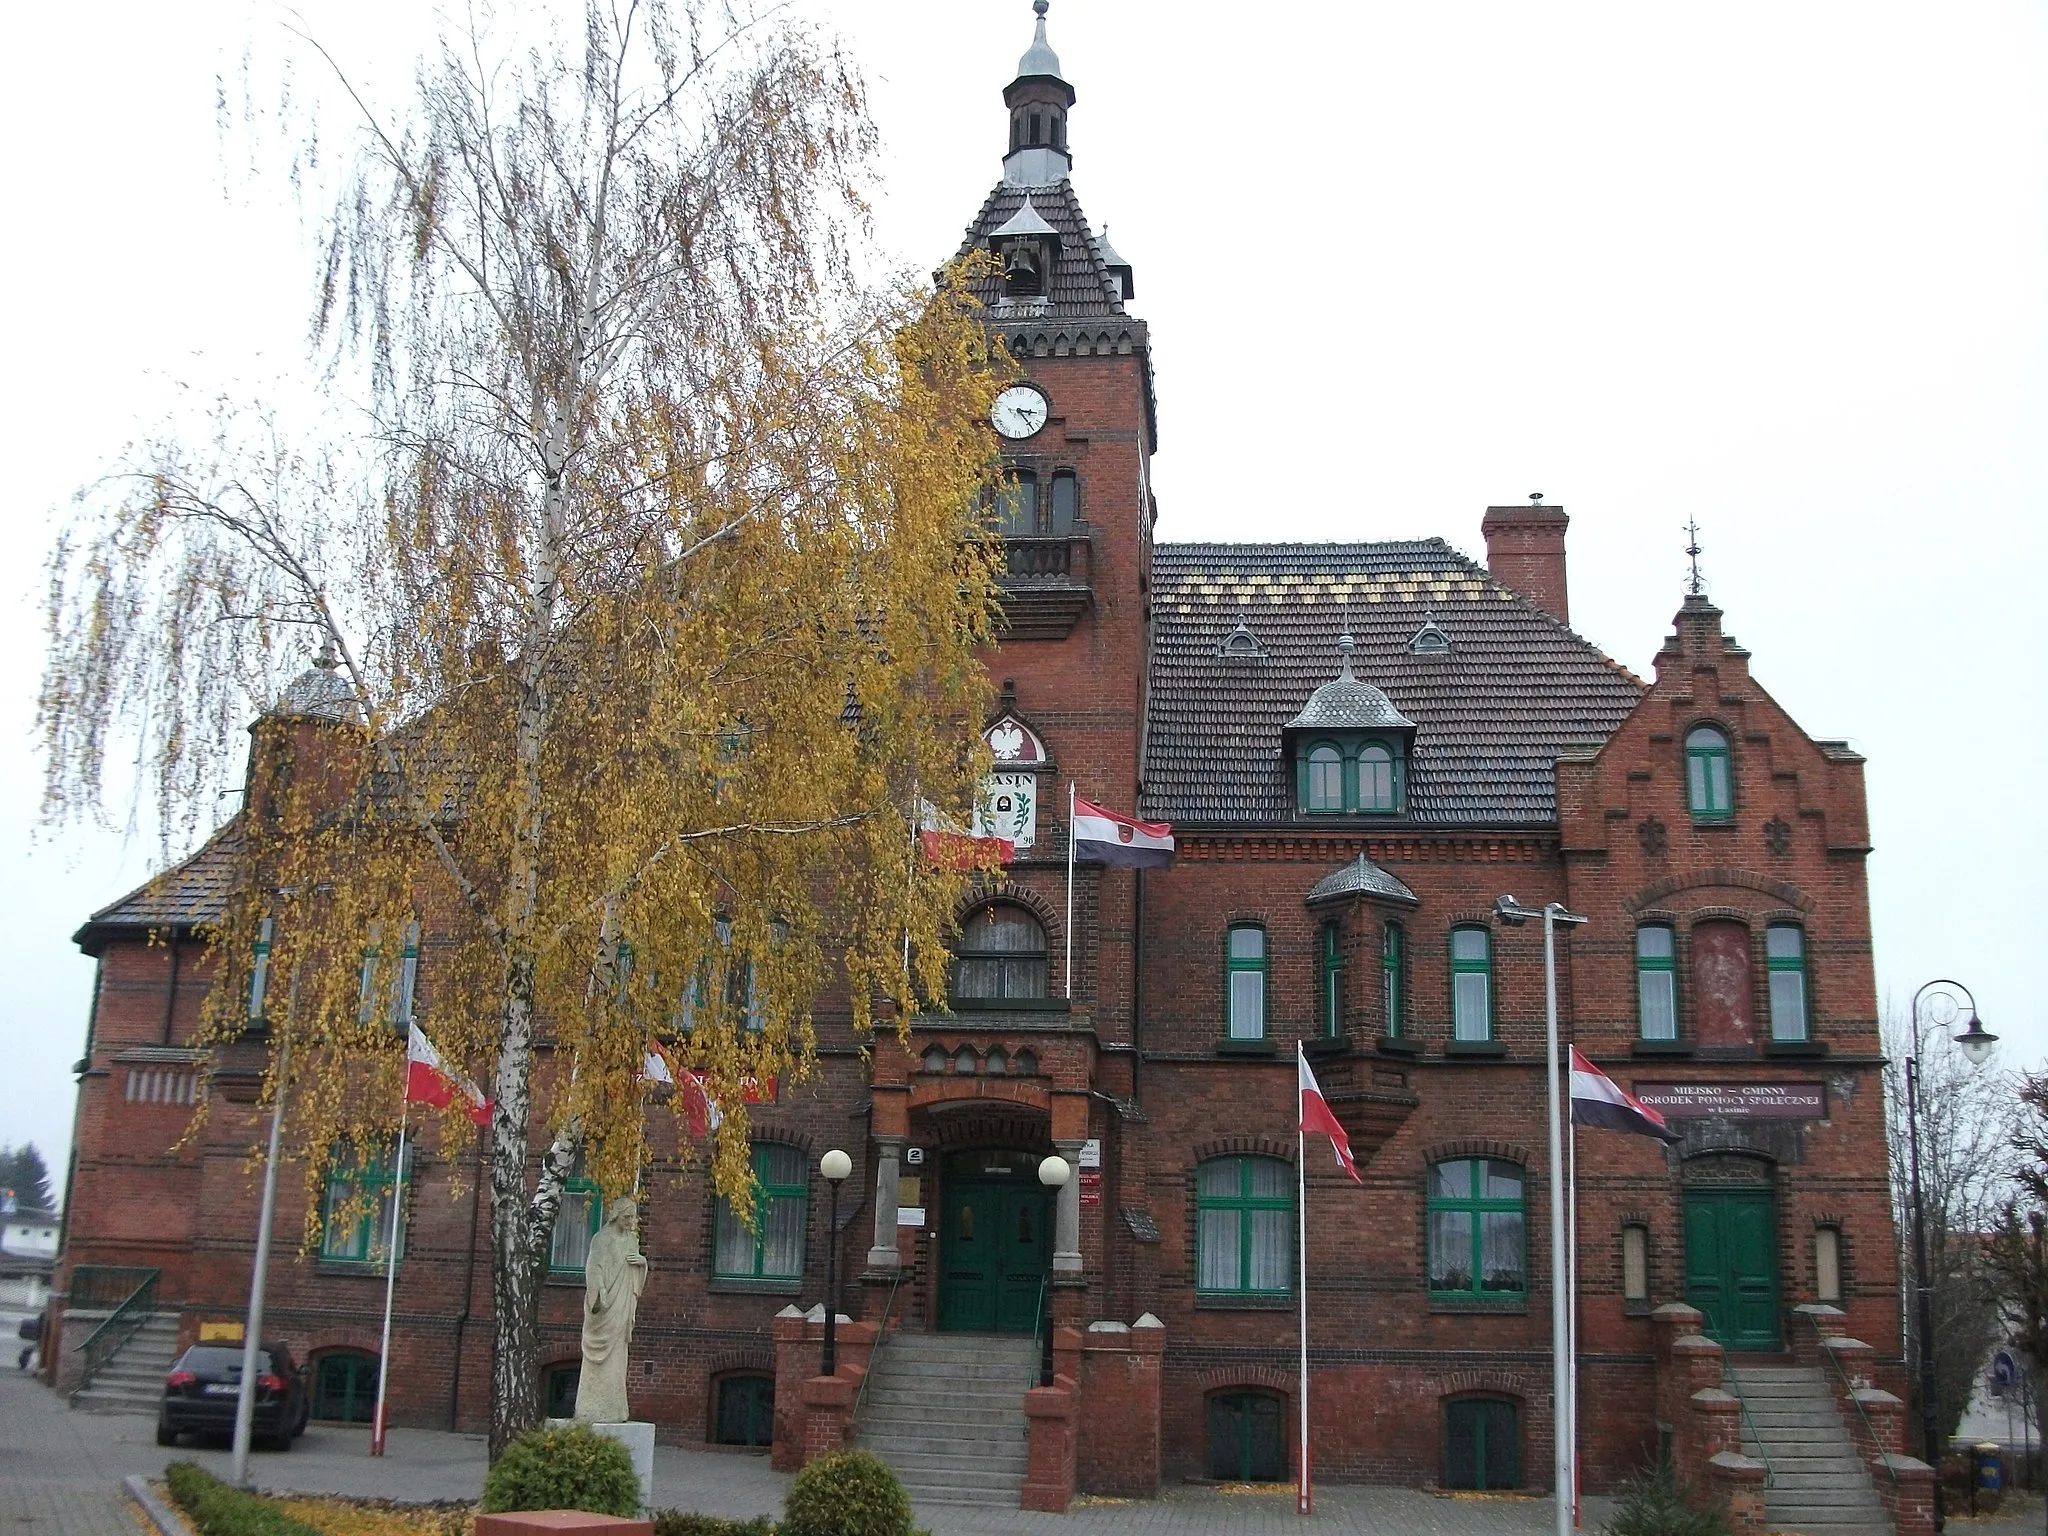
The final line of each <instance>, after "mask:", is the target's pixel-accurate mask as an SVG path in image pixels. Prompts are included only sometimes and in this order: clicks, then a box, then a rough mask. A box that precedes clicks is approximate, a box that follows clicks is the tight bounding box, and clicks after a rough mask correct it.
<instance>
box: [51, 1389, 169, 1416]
mask: <svg viewBox="0 0 2048 1536" xmlns="http://www.w3.org/2000/svg"><path fill="white" fill-rule="evenodd" d="M162 1400H163V1398H162V1394H161V1393H158V1392H150V1393H137V1392H107V1391H103V1390H101V1389H100V1388H99V1387H97V1386H92V1387H86V1388H84V1389H82V1390H80V1391H77V1392H74V1393H72V1394H71V1406H72V1407H73V1408H75V1409H77V1410H79V1411H80V1412H82V1413H155V1412H156V1410H157V1406H158V1404H159V1403H161V1402H162Z"/></svg>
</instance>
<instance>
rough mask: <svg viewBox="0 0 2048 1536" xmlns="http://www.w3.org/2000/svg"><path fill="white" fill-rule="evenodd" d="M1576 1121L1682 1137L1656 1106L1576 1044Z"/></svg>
mask: <svg viewBox="0 0 2048 1536" xmlns="http://www.w3.org/2000/svg"><path fill="white" fill-rule="evenodd" d="M1572 1124H1573V1125H1594V1126H1598V1127H1599V1128H1600V1129H1601V1130H1604V1131H1632V1132H1634V1133H1635V1134H1636V1135H1638V1136H1655V1137H1656V1138H1658V1140H1660V1141H1678V1140H1681V1139H1682V1138H1681V1137H1680V1136H1679V1134H1678V1132H1676V1131H1674V1130H1672V1129H1671V1126H1670V1123H1669V1122H1668V1121H1666V1120H1665V1118H1664V1117H1663V1116H1662V1115H1660V1114H1658V1113H1657V1111H1656V1110H1654V1109H1652V1108H1650V1106H1649V1105H1647V1104H1645V1103H1643V1102H1642V1101H1641V1100H1640V1099H1638V1098H1636V1096H1635V1095H1634V1094H1632V1093H1629V1092H1628V1091H1627V1090H1626V1089H1624V1088H1623V1087H1622V1086H1621V1084H1619V1083H1617V1082H1616V1081H1615V1080H1614V1079H1613V1078H1611V1077H1609V1076H1608V1075H1607V1074H1606V1073H1605V1072H1602V1071H1601V1070H1600V1069H1599V1068H1598V1067H1596V1066H1594V1065H1593V1063H1591V1062H1590V1061H1588V1060H1586V1058H1585V1057H1583V1056H1581V1055H1580V1054H1579V1048H1578V1047H1577V1046H1576V1045H1575V1046H1573V1047H1572Z"/></svg>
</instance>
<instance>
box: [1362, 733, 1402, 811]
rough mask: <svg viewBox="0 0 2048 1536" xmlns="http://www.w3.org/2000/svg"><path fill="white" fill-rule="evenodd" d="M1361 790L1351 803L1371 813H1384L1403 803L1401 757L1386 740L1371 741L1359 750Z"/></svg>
mask: <svg viewBox="0 0 2048 1536" xmlns="http://www.w3.org/2000/svg"><path fill="white" fill-rule="evenodd" d="M1355 771H1356V774H1357V779H1358V792H1357V794H1356V795H1355V796H1354V797H1353V799H1352V804H1353V805H1354V806H1355V807H1356V808H1357V809H1359V810H1361V811H1364V812H1365V813H1367V814H1368V815H1380V816H1385V815H1389V814H1391V813H1392V812H1393V811H1394V810H1396V809H1397V808H1398V807H1399V806H1400V803H1401V786H1400V778H1401V770H1400V759H1399V758H1398V757H1397V756H1396V755H1395V753H1394V749H1393V748H1392V747H1390V746H1388V745H1387V744H1386V743H1385V742H1383V741H1368V742H1367V743H1366V744H1365V745H1364V746H1362V747H1360V748H1359V749H1358V763H1357V768H1356V770H1355Z"/></svg>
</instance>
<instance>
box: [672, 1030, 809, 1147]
mask: <svg viewBox="0 0 2048 1536" xmlns="http://www.w3.org/2000/svg"><path fill="white" fill-rule="evenodd" d="M640 1075H641V1077H643V1078H644V1079H645V1080H646V1081H648V1082H650V1083H667V1084H668V1085H669V1086H670V1087H672V1088H674V1089H675V1091H676V1092H677V1093H679V1094H681V1095H682V1096H683V1118H684V1119H685V1120H686V1121H687V1122H688V1123H689V1127H690V1134H691V1135H692V1136H700V1137H701V1136H708V1135H710V1134H711V1133H712V1132H713V1131H715V1130H717V1129H718V1128H719V1127H720V1126H721V1125H723V1124H725V1111H724V1110H722V1109H720V1108H719V1107H718V1100H716V1099H714V1098H713V1097H711V1089H710V1086H709V1083H708V1080H707V1079H706V1077H705V1075H704V1074H703V1073H702V1072H693V1071H691V1070H690V1069H689V1068H688V1067H678V1066H676V1065H675V1063H674V1062H672V1061H670V1060H669V1058H668V1052H667V1051H666V1050H664V1049H662V1047H661V1045H660V1044H659V1043H656V1044H653V1045H650V1046H648V1047H647V1060H646V1061H645V1062H644V1063H642V1065H641V1068H640ZM779 1081H780V1080H779V1079H777V1078H773V1077H771V1078H769V1079H768V1081H767V1082H766V1083H765V1084H764V1083H763V1082H762V1081H761V1080H760V1079H759V1078H757V1077H753V1076H749V1077H748V1078H747V1079H746V1080H745V1082H744V1083H743V1084H742V1085H741V1087H740V1097H741V1098H742V1099H743V1100H744V1101H745V1102H747V1103H749V1104H773V1103H774V1102H775V1094H776V1087H777V1084H778V1082H779Z"/></svg>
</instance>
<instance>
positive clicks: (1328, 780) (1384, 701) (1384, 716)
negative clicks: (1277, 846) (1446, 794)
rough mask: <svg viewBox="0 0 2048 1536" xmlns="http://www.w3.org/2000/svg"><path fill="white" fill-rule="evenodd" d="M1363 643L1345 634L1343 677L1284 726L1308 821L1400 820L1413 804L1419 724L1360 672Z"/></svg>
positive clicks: (1283, 735) (1298, 802)
mask: <svg viewBox="0 0 2048 1536" xmlns="http://www.w3.org/2000/svg"><path fill="white" fill-rule="evenodd" d="M1228 645H1229V642H1228V640H1226V641H1225V647H1226V649H1225V654H1226V655H1227V654H1229V652H1228V649H1227V647H1228ZM1356 645H1357V642H1355V641H1354V640H1353V639H1352V638H1351V636H1350V635H1348V634H1345V635H1340V636H1339V637H1338V640H1337V650H1338V653H1339V655H1340V656H1341V657H1342V658H1343V659H1342V665H1341V667H1340V670H1339V673H1338V676H1337V678H1336V680H1335V681H1334V682H1328V683H1325V684H1323V686H1322V687H1320V688H1318V689H1317V690H1316V691H1315V692H1314V693H1313V694H1311V695H1310V696H1309V700H1308V703H1307V705H1305V706H1304V707H1303V709H1302V711H1301V713H1300V714H1298V715H1296V716H1295V717H1294V718H1293V719H1292V720H1290V721H1288V722H1287V724H1286V725H1285V726H1283V727H1282V728H1281V739H1282V741H1283V743H1285V744H1286V755H1287V756H1288V758H1289V759H1290V760H1291V761H1292V763H1293V765H1294V774H1295V805H1296V808H1297V809H1298V810H1299V812H1300V813H1301V814H1302V815H1305V816H1343V815H1368V816H1398V815H1400V814H1401V812H1402V811H1403V809H1404V808H1405V806H1406V803H1407V782H1406V780H1407V757H1408V751H1409V748H1410V745H1411V744H1412V743H1413V741H1414V739H1415V724H1414V722H1413V721H1411V720H1409V719H1408V718H1407V716H1405V715H1403V714H1402V713H1401V712H1400V711H1399V710H1398V709H1396V708H1394V704H1393V701H1392V700H1391V699H1389V698H1388V697H1387V696H1386V694H1385V693H1383V692H1382V691H1381V690H1380V689H1378V688H1375V687H1374V686H1373V685H1372V684H1371V683H1368V682H1366V681H1365V680H1364V679H1362V678H1359V677H1356V676H1354V675H1353V674H1352V671H1351V655H1352V652H1353V650H1355V649H1356Z"/></svg>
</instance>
